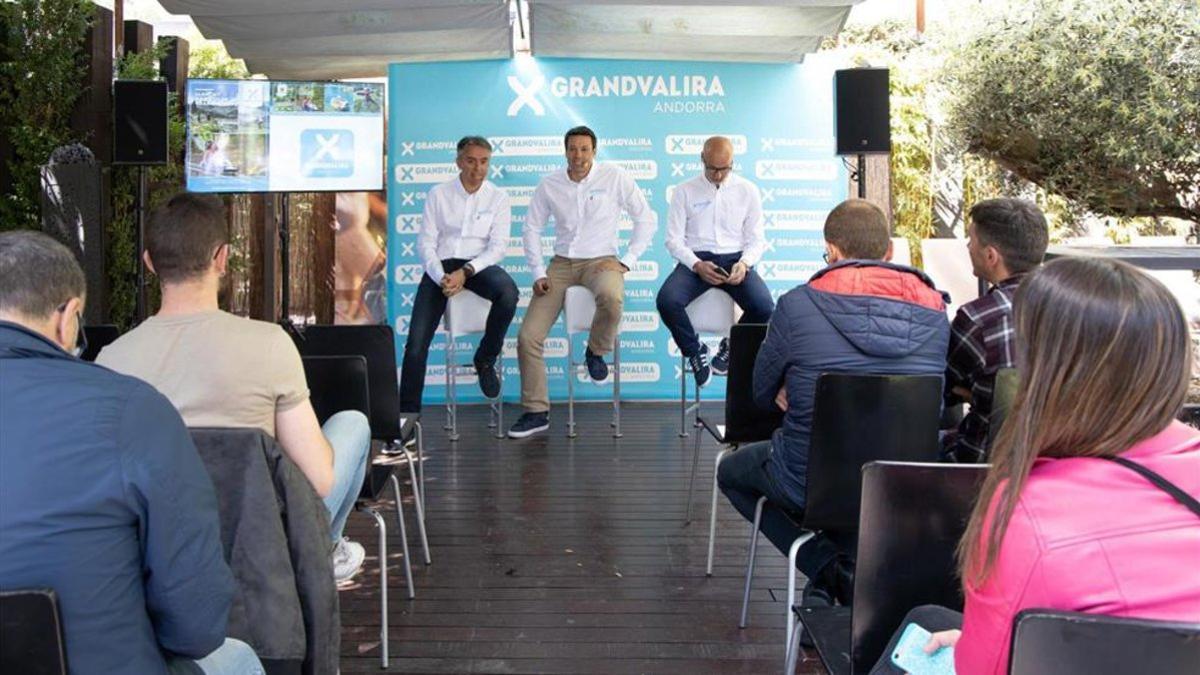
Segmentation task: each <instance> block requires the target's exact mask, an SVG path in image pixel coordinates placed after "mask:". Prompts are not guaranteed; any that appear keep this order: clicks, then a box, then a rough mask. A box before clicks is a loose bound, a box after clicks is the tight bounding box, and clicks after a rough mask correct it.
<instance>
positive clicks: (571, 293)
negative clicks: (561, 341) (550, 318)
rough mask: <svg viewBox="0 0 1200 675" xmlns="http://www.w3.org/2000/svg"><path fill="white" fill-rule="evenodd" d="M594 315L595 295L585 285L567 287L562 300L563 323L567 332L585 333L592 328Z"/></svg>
mask: <svg viewBox="0 0 1200 675" xmlns="http://www.w3.org/2000/svg"><path fill="white" fill-rule="evenodd" d="M595 315H596V296H594V295H592V292H591V291H589V290H588V289H587V287H586V286H571V287H569V288H567V297H566V300H564V301H563V324H564V325H566V327H567V333H571V334H573V333H586V332H587V331H589V330H591V329H592V317H594V316H595Z"/></svg>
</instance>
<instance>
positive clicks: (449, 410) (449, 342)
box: [442, 337, 454, 431]
mask: <svg viewBox="0 0 1200 675" xmlns="http://www.w3.org/2000/svg"><path fill="white" fill-rule="evenodd" d="M453 358H454V340H453V339H450V338H449V337H447V339H446V423H445V424H443V425H442V428H443V429H445V430H446V431H450V430H451V429H453V428H454V423H453V419H452V418H453V416H454V406H453V405H452V404H451V397H450V392H451V388H452V387H453V386H454V385H453V380H454V377H453V375H451V372H452V371H453V370H454V361H453V360H452V359H453Z"/></svg>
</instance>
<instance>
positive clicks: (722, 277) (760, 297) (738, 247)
mask: <svg viewBox="0 0 1200 675" xmlns="http://www.w3.org/2000/svg"><path fill="white" fill-rule="evenodd" d="M700 160H701V161H702V162H703V163H704V174H703V175H701V176H697V177H695V178H693V179H691V180H689V181H687V182H686V183H682V184H680V185H678V186H676V187H675V192H674V194H673V195H672V196H671V207H670V210H669V211H668V212H667V251H669V252H670V253H671V255H672V256H673V257H674V258H675V259H676V260H678V261H679V264H678V265H676V266H675V269H674V271H672V272H671V276H669V277H667V280H666V282H664V283H663V285H662V288H660V289H659V291H658V298H657V305H658V313H659V314H661V315H662V319H663V323H664V324H666V326H667V329H668V330H670V331H671V337H673V338H675V344H677V345H679V351H680V352H682V353H683V355H684V357H685V358H687V359H688V363H689V364H690V365H691V367H692V373H693V374H694V375H695V377H696V383H697V384H699V385H700V386H701V387H703V386H704V385H705V384H707V383H708V380H709V378H710V377H711V375H712V373H713V372H716V373H717V374H718V375H725V374H726V373H728V372H729V340H728V339H725V340H721V346H720V348H719V349H718V350H717V355H716V357H714V358H713V360H712V365H711V367H710V365H709V362H708V346H707V345H705V344H702V343H701V342H700V339H699V338H698V337H697V336H696V331H695V329H694V328H692V322H691V320H689V319H688V315H687V306H688V303H690V302H691V301H693V300H695V299H696V298H698V297H700V296H701V295H703V294H704V293H705V292H706V291H708V290H710V289H713V288H719V289H721V290H722V291H725V292H726V293H728V294H729V295H730V296H732V297H733V301H734V302H736V303H737V304H738V306H739V307H741V308H742V319H741V323H767V322H768V321H770V319H771V312H773V311H774V310H775V302H774V301H773V300H772V299H771V292H770V291H769V290H768V289H767V285H766V283H764V282H763V280H762V277H760V276H758V273H757V272H755V271H754V265H756V264H758V261H759V260H760V259H761V258H762V254H763V249H764V248H766V244H767V240H766V238H765V236H764V235H763V214H762V197H761V196H760V195H759V192H758V188H757V187H755V185H754V183H751V182H750V181H748V180H746V179H745V178H742V177H740V176H737V175H735V174H734V173H733V143H731V142H730V141H729V139H728V138H725V137H723V136H713V137H712V138H709V139H708V140H707V141H705V142H704V150H703V151H702V152H701V153H700Z"/></svg>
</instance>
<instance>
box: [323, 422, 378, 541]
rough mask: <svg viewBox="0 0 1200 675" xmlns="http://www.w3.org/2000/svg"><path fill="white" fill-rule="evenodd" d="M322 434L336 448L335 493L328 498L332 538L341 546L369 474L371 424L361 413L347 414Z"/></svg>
mask: <svg viewBox="0 0 1200 675" xmlns="http://www.w3.org/2000/svg"><path fill="white" fill-rule="evenodd" d="M321 433H323V434H325V439H326V440H327V441H329V445H330V446H332V447H333V489H331V490H330V491H329V496H328V497H326V498H325V508H327V509H329V531H330V534H332V535H333V541H334V542H337V540H338V539H341V538H342V530H343V529H344V528H345V527H346V518H348V517H350V511H352V510H353V509H354V501H355V500H356V499H358V493H359V491H361V490H362V484H363V477H364V476H366V474H367V455H368V454H370V450H371V424H370V422H368V421H367V416H366V415H364V414H362V413H361V412H359V411H357V410H343V411H342V412H340V413H337V414H336V415H334V416H333V417H330V418H329V419H327V420H325V424H324V426H322V427H321Z"/></svg>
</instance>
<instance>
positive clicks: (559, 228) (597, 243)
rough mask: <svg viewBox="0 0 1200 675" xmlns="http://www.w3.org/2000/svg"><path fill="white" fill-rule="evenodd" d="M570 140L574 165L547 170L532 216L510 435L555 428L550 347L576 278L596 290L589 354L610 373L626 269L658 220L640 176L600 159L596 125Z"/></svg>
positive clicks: (599, 370)
mask: <svg viewBox="0 0 1200 675" xmlns="http://www.w3.org/2000/svg"><path fill="white" fill-rule="evenodd" d="M563 142H564V145H565V146H566V156H567V168H566V169H565V170H563V171H556V172H554V173H552V174H549V175H547V176H546V177H544V178H542V182H541V183H539V184H538V186H537V189H536V190H535V191H534V193H533V198H532V199H531V200H530V202H529V211H528V214H527V215H526V218H525V229H524V231H523V237H524V240H525V258H526V260H527V261H528V262H529V269H530V271H531V272H532V273H533V278H534V279H535V281H534V282H533V300H532V301H531V302H530V303H529V309H528V310H527V311H526V312H525V319H524V321H522V322H521V331H520V333H519V335H518V337H517V354H518V356H519V360H520V365H521V405H522V406H523V407H524V408H525V414H523V415H521V418H520V419H518V420H517V422H516V424H514V425H513V427H512V428H511V429H509V431H508V435H509V437H511V438H524V437H526V436H530V435H532V434H535V433H538V432H539V431H545V430H546V429H549V428H550V394H549V391H548V388H547V382H546V359H545V356H544V348H545V341H546V335H547V334H548V333H549V332H550V327H551V326H553V325H554V322H555V321H556V320H557V319H558V315H559V312H561V311H562V308H563V303H564V301H565V298H566V293H567V288H568V287H570V286H575V285H579V286H585V287H587V288H588V290H590V291H591V292H592V294H593V295H594V296H595V297H596V315H595V318H594V319H593V320H592V327H591V331H590V333H589V334H588V344H587V350H586V351H585V352H584V362H585V363H586V365H587V369H588V374H589V375H590V376H591V377H592V379H593V380H595V381H600V380H603V379H604V378H605V377H607V376H608V364H606V363H605V362H604V355H605V354H607V353H609V352H611V351H612V350H613V344H614V342H615V341H616V338H617V328H618V327H619V326H620V323H621V309H622V307H623V306H624V300H625V297H624V296H625V273H626V272H628V271H629V270H630V268H632V267H633V265H634V264H635V263H636V262H637V259H638V258H639V257H640V256H641V255H642V254H643V253H645V252H646V249H647V248H649V246H650V239H651V238H652V237H653V236H654V230H655V228H656V227H657V225H658V218H657V216H656V215H655V213H654V211H653V210H652V209H651V208H650V205H649V204H648V203H647V202H646V197H645V195H643V194H642V191H641V188H639V187H638V186H637V183H635V182H634V181H633V179H632V178H630V177H629V175H628V174H626V173H625V172H624V171H623V170H622V169H621V168H620V167H618V166H616V165H614V164H608V163H597V162H596V161H595V158H596V134H595V132H593V131H592V130H591V129H589V128H587V127H575V128H573V129H571V130H569V131H567V133H566V136H565V137H564V139H563ZM622 211H624V212H625V213H627V214H629V217H630V218H632V219H633V234H632V236H631V237H630V240H629V247H628V249H627V250H626V251H625V255H623V256H620V257H618V254H619V253H620V252H619V251H618V246H619V243H620V239H619V236H618V235H619V230H620V227H619V225H620V217H621V212H622ZM551 217H553V218H554V258H553V259H552V260H551V261H550V265H549V267H547V266H546V263H545V260H544V258H543V256H542V230H543V228H545V226H546V222H547V221H548V220H549V219H550V218H551Z"/></svg>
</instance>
